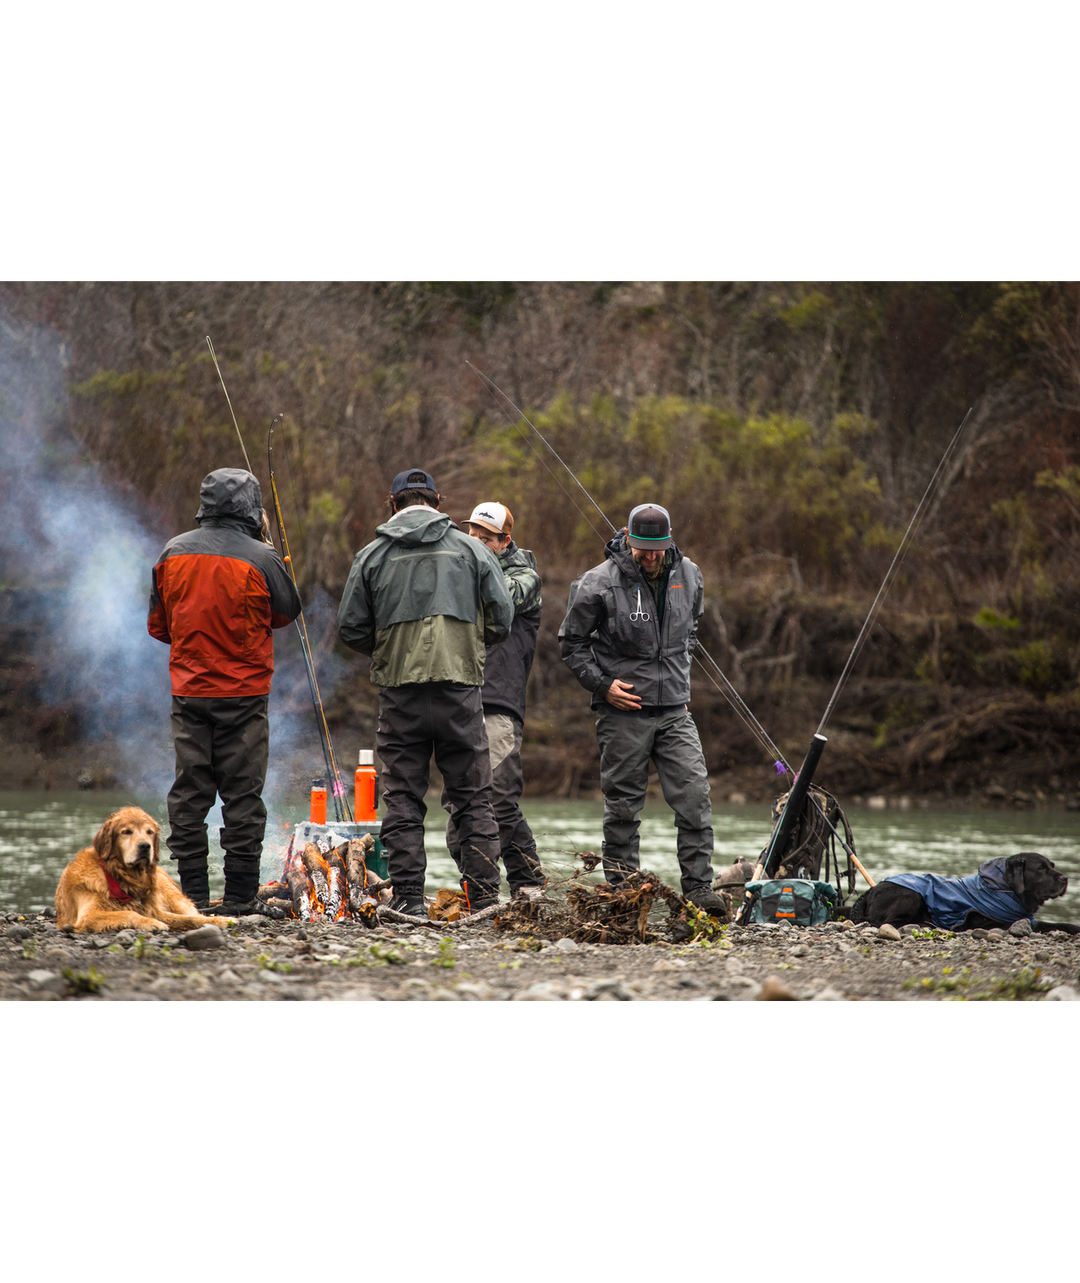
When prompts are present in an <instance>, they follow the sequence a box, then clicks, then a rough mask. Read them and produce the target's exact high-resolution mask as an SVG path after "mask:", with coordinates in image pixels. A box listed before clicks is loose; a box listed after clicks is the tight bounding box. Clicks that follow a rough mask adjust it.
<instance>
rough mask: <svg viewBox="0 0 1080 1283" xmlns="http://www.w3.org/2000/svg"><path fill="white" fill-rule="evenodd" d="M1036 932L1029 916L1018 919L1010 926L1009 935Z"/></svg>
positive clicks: (1025, 934) (1027, 934) (1032, 933)
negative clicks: (1028, 918)
mask: <svg viewBox="0 0 1080 1283" xmlns="http://www.w3.org/2000/svg"><path fill="white" fill-rule="evenodd" d="M1034 934H1035V932H1034V930H1033V929H1032V926H1031V923H1030V922H1029V921H1028V920H1027V918H1020V919H1018V921H1016V922H1014V923H1013V924H1012V926H1011V927H1010V928H1009V935H1011V936H1030V935H1034Z"/></svg>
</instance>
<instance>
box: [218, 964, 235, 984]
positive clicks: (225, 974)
mask: <svg viewBox="0 0 1080 1283" xmlns="http://www.w3.org/2000/svg"><path fill="white" fill-rule="evenodd" d="M217 982H218V984H219V985H238V984H239V983H240V977H239V976H238V975H237V974H236V972H235V971H234V970H233V969H232V967H226V968H225V970H224V971H219V972H218V977H217Z"/></svg>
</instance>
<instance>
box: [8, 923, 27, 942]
mask: <svg viewBox="0 0 1080 1283" xmlns="http://www.w3.org/2000/svg"><path fill="white" fill-rule="evenodd" d="M33 934H34V933H33V932H32V931H31V930H30V928H29V927H24V926H23V925H22V923H21V922H13V923H12V924H11V926H10V927H8V929H7V930H6V931H5V932H4V935H5V936H6V937H7V938H8V939H9V940H29V939H30V937H31V936H32V935H33Z"/></svg>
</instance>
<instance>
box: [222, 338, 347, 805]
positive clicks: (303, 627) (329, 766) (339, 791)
mask: <svg viewBox="0 0 1080 1283" xmlns="http://www.w3.org/2000/svg"><path fill="white" fill-rule="evenodd" d="M206 346H207V347H208V348H209V349H210V359H211V360H212V361H213V363H214V369H215V370H217V376H218V379H219V381H220V382H221V390H222V392H224V393H225V400H226V402H227V403H228V406H229V413H230V414H231V415H232V421H233V426H234V427H235V428H236V435H237V437H238V438H239V441H240V449H241V450H242V451H243V452H244V462H245V463H246V464H247V469H248V472H250V473H251V474H252V476H254V475H255V473H254V469H253V468H252V466H251V460H250V459H249V458H248V452H247V446H245V445H244V437H243V434H242V433H241V431H240V424H239V423H237V421H236V411H235V410H234V409H233V404H232V398H231V397H230V396H229V389H228V388H227V387H226V386H225V378H224V376H223V375H222V373H221V366H220V365H219V364H218V359H217V353H216V352H215V351H214V345H213V343H212V342H211V340H210V335H209V334H208V335H207V336H206ZM284 417H285V416H284V415H283V414H279V415H278V416H277V417H276V418H275V419H274V421H273V423H271V424H270V432H269V435H268V437H267V458H268V463H269V467H270V489H271V492H272V493H273V496H274V514H275V516H276V517H277V523H278V534H279V536H280V538H281V547H282V558H283V560H284V562H285V568H286V570H288V572H289V575H290V577H291V578H292V581H293V587H294V588H296V590H297V592H299V591H300V589H299V585H298V584H297V582H296V572H295V571H294V570H293V564H292V557H291V556H290V555H289V543H288V540H287V539H286V537H285V523H284V521H283V520H282V515H281V503H280V502H279V500H278V492H277V485H276V483H275V481H274V459H273V445H272V442H273V438H274V428H275V426H276V425H277V424H278V423H279V422H280V421H281V420H282V419H284ZM268 542H269V541H268ZM271 546H273V545H272V543H271ZM294 622H295V624H296V631H297V635H298V636H299V638H300V652H301V654H302V655H303V658H304V669H305V671H306V673H307V679H308V690H309V692H310V694H311V701H312V703H313V704H314V706H315V720H316V724H317V727H318V731H319V739H320V741H321V744H322V753H323V761H324V763H325V765H326V772H327V775H328V777H329V778H330V780H331V781H332V786H331V791H332V793H333V797H334V816H335V818H336V819H337V821H338V822H339V823H342V822H344V821H345V820H352V808H351V807H350V806H349V798H348V793H347V791H346V789H345V784H344V781H343V780H342V778H341V772H340V771H339V770H338V767H337V761H336V759H335V757H334V744H333V741H332V740H331V738H330V728H329V726H328V725H327V723H326V712H325V710H324V709H323V702H322V696H321V695H320V694H319V683H318V680H317V679H316V677H315V664H314V661H313V660H312V658H311V644H310V642H309V641H308V635H307V624H306V623H305V621H304V612H303V609H301V611H300V614H299V615H297V617H296V619H295V621H294Z"/></svg>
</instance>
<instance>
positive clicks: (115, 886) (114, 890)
mask: <svg viewBox="0 0 1080 1283" xmlns="http://www.w3.org/2000/svg"><path fill="white" fill-rule="evenodd" d="M94 858H95V859H96V860H97V862H98V864H100V865H101V871H102V873H104V874H105V881H106V882H107V883H108V884H109V899H111V900H130V899H132V897H131V896H130V895H128V893H127V892H126V891H125V890H124V888H123V887H122V886H121V885H120V883H119V882H117V880H116V879H115V878H114V877H113V875H112V874H111V873H110V872H109V870H108V869H107V868H106V867H105V861H104V860H103V859H102V858H101V856H100V855H97V854H96V853H95V856H94Z"/></svg>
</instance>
